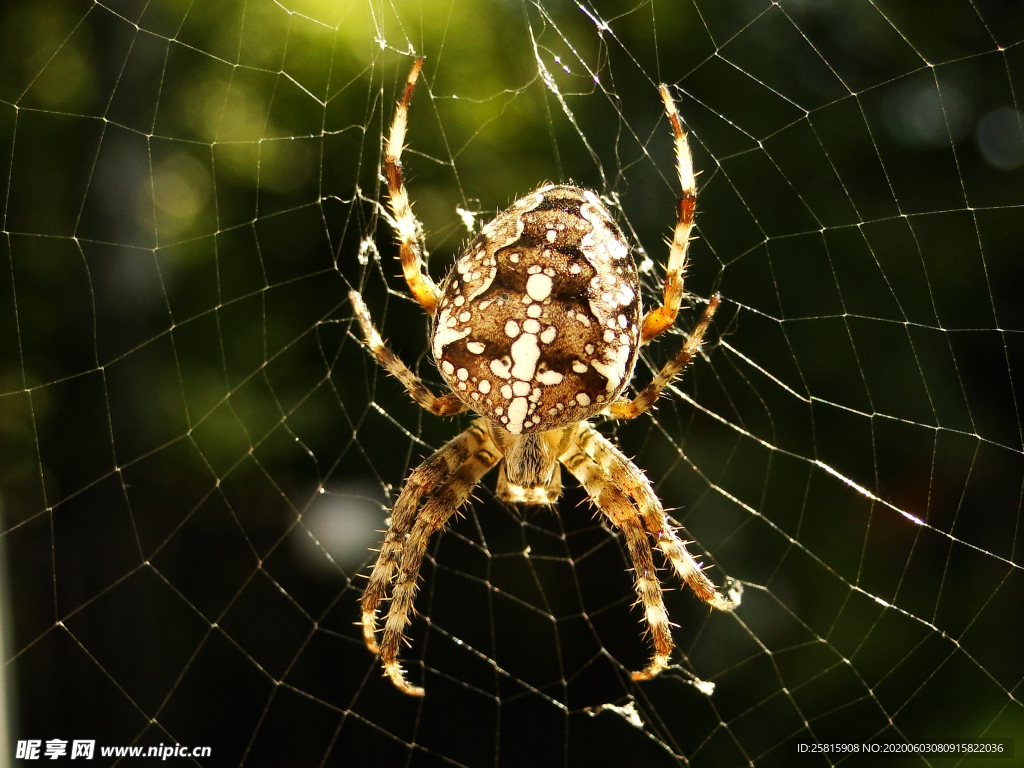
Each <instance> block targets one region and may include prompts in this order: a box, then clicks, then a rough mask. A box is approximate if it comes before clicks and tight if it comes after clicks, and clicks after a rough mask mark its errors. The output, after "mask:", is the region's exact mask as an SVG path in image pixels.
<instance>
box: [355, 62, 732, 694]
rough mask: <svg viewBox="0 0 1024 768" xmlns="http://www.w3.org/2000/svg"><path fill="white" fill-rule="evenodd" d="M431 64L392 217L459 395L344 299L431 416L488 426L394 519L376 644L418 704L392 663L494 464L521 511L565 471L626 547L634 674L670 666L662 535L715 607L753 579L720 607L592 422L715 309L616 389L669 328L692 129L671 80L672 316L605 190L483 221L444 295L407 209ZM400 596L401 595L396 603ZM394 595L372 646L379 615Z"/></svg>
mask: <svg viewBox="0 0 1024 768" xmlns="http://www.w3.org/2000/svg"><path fill="white" fill-rule="evenodd" d="M422 64H423V60H422V59H418V60H417V61H416V63H415V64H414V65H413V68H412V70H411V71H410V73H409V76H408V78H407V80H406V86H405V91H404V93H403V95H402V99H401V101H399V103H398V107H397V109H396V112H395V117H394V121H393V122H392V125H391V131H390V135H389V137H388V141H387V146H386V151H385V161H384V166H385V172H386V175H387V181H388V200H389V204H390V208H391V223H392V225H393V227H394V229H395V233H396V239H397V241H398V246H399V252H400V257H401V261H402V268H403V273H404V275H405V279H406V282H407V283H408V285H409V290H410V291H411V292H412V295H413V296H414V297H415V298H416V300H417V301H418V302H419V303H420V305H421V306H422V307H423V309H424V311H425V312H426V313H427V314H428V315H430V316H431V317H432V318H433V324H432V326H431V334H430V347H431V351H432V352H433V355H434V360H435V361H436V363H437V366H438V369H439V370H440V371H441V375H442V377H443V378H444V381H445V383H446V384H447V385H448V387H449V389H450V392H448V393H446V394H443V395H435V394H434V393H433V392H431V391H430V390H429V389H428V388H427V387H426V386H425V385H424V384H423V382H422V381H421V380H420V379H419V377H418V376H416V374H415V373H413V372H412V371H411V370H410V369H409V368H408V367H407V366H406V365H405V363H403V362H402V361H401V360H400V359H399V358H398V357H397V356H396V355H395V354H394V353H393V352H392V351H391V350H390V349H388V347H387V345H386V344H385V343H384V340H383V339H382V338H381V336H380V334H379V333H378V332H377V329H376V328H374V326H373V321H372V320H371V318H370V314H369V312H368V311H367V309H366V306H365V304H364V303H363V300H362V297H361V296H360V295H359V293H358V292H357V291H352V292H351V293H350V294H349V297H350V299H351V301H352V306H353V309H354V311H355V316H356V319H357V320H358V322H359V325H360V329H361V331H362V336H363V340H364V342H365V343H366V346H367V347H368V348H369V349H370V351H371V352H372V353H373V355H374V356H375V357H376V358H377V361H378V362H379V363H380V365H381V366H382V367H383V368H384V369H385V370H386V371H387V372H388V373H390V374H391V375H393V376H394V377H395V378H397V379H398V380H399V381H400V382H401V383H402V385H403V386H404V387H405V388H406V390H407V391H408V392H409V394H410V396H411V397H412V398H413V400H415V401H416V402H417V403H418V404H419V405H420V406H422V407H423V408H425V409H426V410H428V411H430V412H431V413H434V414H436V415H439V416H450V415H454V414H457V413H461V412H463V411H466V410H473V411H476V412H477V413H478V414H480V416H481V417H482V418H479V419H476V420H475V421H474V422H473V424H472V425H471V426H470V427H469V428H468V429H466V430H465V431H464V432H462V433H461V434H460V435H458V436H456V437H455V438H454V439H453V440H451V441H449V442H448V443H447V444H446V445H445V446H443V447H442V448H441V449H439V450H438V451H436V452H435V453H434V454H433V455H432V456H431V457H430V458H429V459H427V460H426V461H425V462H424V463H423V464H421V465H420V466H419V467H417V468H416V469H415V470H414V471H413V473H412V475H411V476H410V477H409V480H408V481H407V483H406V485H405V487H404V488H403V490H402V493H401V494H400V495H399V498H398V501H397V502H396V503H395V507H394V510H393V511H392V515H391V522H390V525H389V528H388V531H387V534H386V537H385V539H384V542H383V544H382V545H381V549H380V554H379V556H378V558H377V562H376V565H374V568H373V572H372V573H371V574H370V581H369V584H368V585H367V587H366V590H365V591H364V592H363V598H362V610H363V618H362V625H363V634H364V638H365V641H366V646H367V647H368V648H369V649H370V650H371V651H372V652H374V653H379V654H380V659H381V663H382V665H383V667H384V671H385V674H386V675H387V676H388V677H389V678H390V679H391V681H392V682H393V683H394V684H395V686H397V687H398V688H399V689H400V690H401V691H403V692H404V693H407V694H410V695H413V696H422V695H423V688H422V687H419V686H415V685H412V684H411V683H409V682H408V681H407V680H406V679H405V673H404V671H403V669H402V666H401V664H400V662H399V661H398V650H399V648H400V646H401V644H402V639H403V636H404V633H405V628H406V626H408V624H409V621H410V615H411V614H412V610H413V603H414V601H415V597H416V590H417V577H418V574H419V568H420V563H421V562H422V559H423V556H424V553H425V551H426V546H427V541H428V539H429V538H430V536H431V535H432V534H433V533H434V532H435V531H437V530H439V529H440V528H441V527H443V526H444V524H445V523H446V521H447V520H448V519H449V518H450V517H451V515H452V514H453V513H454V512H455V511H456V510H457V509H458V508H459V507H461V506H462V505H463V504H464V503H466V501H467V499H468V498H469V495H470V493H471V492H472V490H473V487H474V486H475V485H476V484H477V483H478V482H480V480H481V479H482V478H483V476H484V475H485V474H486V473H487V472H488V471H489V470H490V469H492V468H493V467H494V466H498V467H499V477H498V485H497V494H498V497H499V498H501V499H503V500H504V501H507V502H511V503H515V504H541V505H553V504H554V503H555V502H556V501H557V500H558V497H559V495H560V494H561V487H562V485H561V476H560V474H561V470H560V468H561V467H562V466H565V467H566V468H567V469H568V470H569V472H570V473H571V474H572V475H574V476H575V477H576V479H577V480H578V481H579V482H580V484H581V485H583V487H584V489H585V490H586V491H587V493H588V495H589V496H590V499H591V501H592V502H593V503H594V504H595V505H596V506H597V507H598V508H599V509H600V510H601V512H602V513H603V514H604V515H605V516H606V517H607V518H608V520H609V521H610V522H611V523H612V524H613V525H614V526H615V527H616V528H618V529H619V530H620V531H621V532H622V534H623V537H624V540H625V543H626V549H627V551H628V552H629V556H630V559H631V560H632V562H633V571H634V574H635V577H636V592H637V595H638V597H639V601H640V603H641V604H642V605H643V607H644V619H645V621H646V622H647V625H648V627H649V628H650V632H651V637H652V640H653V644H654V655H653V657H652V658H651V661H650V663H649V664H648V665H647V667H646V668H645V669H643V670H641V671H639V672H635V673H633V678H634V679H635V680H646V679H649V678H651V677H654V676H655V675H657V674H658V673H659V672H661V671H662V670H663V669H665V668H666V667H667V666H668V664H669V660H670V658H671V653H672V649H673V647H674V646H673V642H672V633H671V624H670V622H669V620H668V614H667V613H666V611H665V604H664V600H663V599H662V588H661V583H660V581H659V580H658V577H657V573H656V571H655V565H654V561H653V558H652V549H651V539H652V538H653V540H654V542H655V545H656V546H657V548H658V549H660V550H661V552H662V553H663V554H664V555H665V557H666V558H667V559H668V561H669V563H670V564H671V565H672V568H673V570H674V571H675V573H676V574H677V576H678V577H679V578H680V579H682V580H683V581H684V582H685V583H686V584H688V585H689V586H690V588H691V589H692V590H693V591H694V593H695V594H696V595H697V596H698V597H699V598H700V599H701V600H703V601H704V602H705V603H706V604H707V605H709V606H711V607H712V608H717V609H718V610H722V611H731V610H733V609H734V608H735V607H736V606H737V605H738V604H739V596H740V594H741V593H742V590H741V585H739V584H738V583H736V584H734V585H733V587H732V588H731V589H730V598H731V599H726V598H725V597H723V596H722V594H721V593H720V592H719V591H718V590H717V589H716V588H715V585H714V584H713V583H712V582H711V580H710V579H708V577H707V576H706V575H705V574H704V572H703V570H702V568H701V565H700V563H698V562H697V561H696V560H694V558H693V557H692V556H691V555H690V554H689V552H687V550H686V545H685V544H684V542H683V541H682V540H681V539H680V538H679V537H678V535H677V534H676V531H675V530H674V529H673V528H672V526H671V525H670V524H669V523H668V520H667V518H666V516H665V512H664V509H663V508H662V506H661V503H660V502H659V501H658V499H657V497H656V496H655V494H654V490H653V489H652V488H651V484H650V481H648V479H647V478H646V476H645V475H644V473H643V472H642V471H641V470H640V469H639V468H638V467H636V466H635V465H634V464H633V463H632V462H630V461H629V459H627V458H626V457H625V456H623V455H622V453H621V452H619V451H618V449H616V448H615V446H614V445H612V444H611V443H610V442H609V441H608V440H607V439H606V438H604V437H602V436H601V435H600V434H599V433H598V432H597V431H596V430H595V429H594V427H593V426H592V425H591V424H590V423H589V422H588V421H587V420H588V419H590V418H592V417H594V416H597V415H599V414H603V415H605V416H608V417H610V418H620V419H632V418H635V417H636V416H639V415H640V414H642V413H644V412H646V411H647V410H648V409H649V408H650V407H651V406H652V405H653V404H654V402H655V401H656V400H657V399H658V397H659V396H660V395H661V393H662V391H663V390H664V389H665V387H667V386H668V385H669V384H670V383H671V382H672V380H673V379H674V378H675V377H676V376H678V375H679V374H680V373H681V372H682V371H683V369H684V368H685V367H686V365H687V364H688V363H689V362H690V360H692V359H693V357H694V356H696V355H697V353H698V352H699V351H700V348H701V343H702V341H703V338H704V334H705V332H706V331H707V330H708V327H709V325H710V323H711V319H712V317H713V316H714V314H715V311H716V310H717V308H718V305H719V303H720V298H719V296H717V295H715V296H713V297H712V298H711V299H710V300H709V301H708V304H707V308H706V309H705V310H704V313H703V315H702V317H701V319H700V321H699V322H698V323H697V324H696V326H695V327H694V329H693V332H692V333H691V334H690V335H689V337H688V338H687V339H686V341H685V343H684V344H683V346H682V348H681V349H680V350H679V352H678V353H677V354H676V355H675V357H673V358H672V359H671V360H669V361H668V362H667V363H666V364H665V365H664V367H663V368H662V369H661V371H659V372H658V374H657V375H656V376H655V377H654V379H653V380H652V381H651V383H650V384H648V385H647V386H646V387H644V388H643V389H642V390H641V391H640V392H639V393H638V394H637V395H636V397H634V398H633V399H625V398H623V397H621V393H622V392H623V390H624V389H625V388H626V387H627V386H628V384H629V382H630V379H631V378H632V376H633V369H634V366H635V365H636V359H637V355H638V353H639V349H640V347H641V345H643V344H646V343H647V342H649V341H650V340H652V339H653V338H655V337H656V336H658V335H659V334H661V333H662V332H664V331H665V330H667V329H668V328H670V327H671V326H672V325H673V323H674V322H675V319H676V315H677V314H678V312H679V307H680V305H681V303H682V299H683V295H684V292H683V274H684V271H685V268H686V254H687V247H688V245H689V241H690V235H691V232H692V229H693V218H694V213H695V210H696V202H697V188H696V179H695V175H694V172H693V160H692V157H691V155H690V149H689V145H688V143H687V140H686V133H685V132H684V131H683V129H682V123H681V121H680V119H679V113H678V112H677V111H676V107H675V103H674V102H673V101H672V98H671V96H670V95H669V92H668V89H667V88H666V87H665V86H662V87H661V97H662V101H663V102H664V105H665V111H666V114H667V116H668V118H669V122H670V124H671V126H672V132H673V136H674V139H675V149H676V169H677V172H678V175H679V181H680V186H681V196H680V203H679V214H678V217H677V220H676V225H675V231H674V234H673V238H672V244H671V249H670V251H669V258H668V265H667V268H666V275H665V289H664V298H663V301H662V304H661V306H658V307H655V308H654V309H653V310H652V311H651V312H649V313H648V314H646V315H644V313H643V308H642V306H641V302H640V284H639V278H638V276H637V269H636V265H635V264H634V262H633V258H632V255H631V253H630V246H629V243H628V242H627V241H626V239H625V237H623V234H622V231H621V230H620V229H619V227H618V226H617V225H616V223H615V221H614V219H613V218H612V216H611V214H610V213H609V211H608V209H607V208H606V207H605V205H604V204H603V203H602V202H601V200H600V198H598V196H597V195H596V194H594V193H593V192H591V191H589V190H585V189H580V188H579V187H573V186H567V185H554V184H548V185H545V186H542V187H540V188H539V189H536V190H534V191H533V192H531V193H530V194H528V195H526V196H524V197H522V198H520V199H519V200H517V201H516V202H515V203H513V204H512V206H511V207H510V208H508V210H506V211H504V212H502V213H500V214H498V216H497V217H496V218H495V219H494V220H493V221H492V222H490V223H489V224H488V225H486V226H485V227H484V228H483V229H482V230H481V231H480V234H479V235H478V236H477V237H476V238H475V239H474V240H473V242H472V243H470V245H469V246H468V247H467V248H466V249H465V251H464V252H463V253H462V255H461V256H459V258H458V259H457V260H456V262H455V265H454V266H453V267H452V269H451V271H450V272H449V273H448V276H447V277H446V278H445V279H444V281H443V282H442V283H441V285H440V286H438V285H437V284H435V283H434V282H433V281H432V280H431V279H430V277H429V276H428V275H427V274H426V271H425V265H424V264H423V256H422V248H421V245H420V240H421V238H422V227H421V226H420V224H419V222H418V221H417V220H416V218H415V216H414V215H413V212H412V205H411V202H410V200H409V194H408V190H407V189H406V187H405V180H404V177H403V174H402V161H401V155H402V150H403V148H404V142H405V133H406V128H407V123H408V109H409V102H410V100H411V99H412V93H413V89H414V87H415V85H416V80H417V78H418V77H419V72H420V69H421V67H422ZM389 593H390V594H389ZM385 600H390V604H389V607H388V613H387V619H386V622H385V627H384V634H383V638H382V640H381V642H380V643H379V644H378V643H377V631H378V630H377V611H378V609H379V607H380V604H381V603H382V602H383V601H385Z"/></svg>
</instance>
